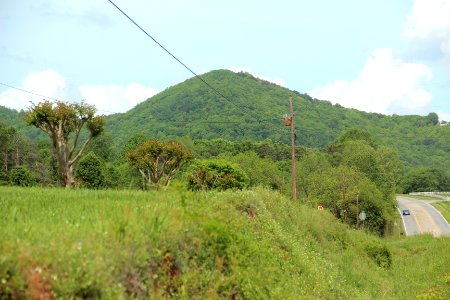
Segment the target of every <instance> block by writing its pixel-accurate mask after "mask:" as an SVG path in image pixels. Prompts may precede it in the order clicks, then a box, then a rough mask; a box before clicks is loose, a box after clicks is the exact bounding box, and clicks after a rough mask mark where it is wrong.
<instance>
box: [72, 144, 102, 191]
mask: <svg viewBox="0 0 450 300" xmlns="http://www.w3.org/2000/svg"><path fill="white" fill-rule="evenodd" d="M75 178H76V179H77V180H78V181H79V182H80V185H81V186H84V187H87V188H88V189H100V188H104V187H106V178H105V170H104V163H103V161H102V160H101V159H100V158H99V157H98V156H97V155H95V153H94V152H89V153H88V154H87V155H86V156H84V157H83V158H82V159H81V160H80V161H79V162H78V165H77V168H76V170H75Z"/></svg>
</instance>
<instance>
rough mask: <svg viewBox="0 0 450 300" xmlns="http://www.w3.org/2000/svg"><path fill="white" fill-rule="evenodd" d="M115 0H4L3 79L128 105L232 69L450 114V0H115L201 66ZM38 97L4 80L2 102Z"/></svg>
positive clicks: (367, 106) (0, 27) (343, 97)
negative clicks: (132, 23)
mask: <svg viewBox="0 0 450 300" xmlns="http://www.w3.org/2000/svg"><path fill="white" fill-rule="evenodd" d="M108 1H109V0H108ZM108 1H104V0H100V1H99V0H95V1H88V0H80V1H57V0H34V1H25V0H18V1H17V0H4V1H1V2H0V36H1V39H0V65H1V66H2V68H0V82H3V83H5V84H8V85H11V86H14V87H17V88H19V89H23V90H28V91H32V92H34V93H36V94H39V95H46V96H47V97H51V98H55V99H79V100H81V99H84V100H86V101H87V102H88V103H90V104H93V105H95V106H96V107H97V108H98V109H99V110H104V111H112V112H125V111H127V110H129V109H131V108H132V107H134V106H135V105H136V104H138V103H140V102H142V101H144V100H146V99H147V98H149V97H151V96H153V95H155V94H156V93H158V92H159V91H162V90H164V89H166V88H168V87H170V86H172V85H175V84H178V83H180V82H182V81H184V80H186V79H187V78H189V77H190V76H192V74H199V75H200V77H201V74H203V73H206V72H208V71H211V70H216V69H230V70H232V71H236V72H237V71H246V72H249V73H252V74H253V75H254V76H256V77H259V78H261V79H265V80H268V81H271V82H274V83H276V84H279V85H282V86H285V87H287V88H289V89H292V90H296V91H299V92H301V93H308V94H309V95H311V96H313V97H315V98H318V99H322V100H329V101H331V102H332V103H339V104H341V105H342V106H344V107H351V108H356V109H359V110H364V111H369V112H377V113H383V114H400V115H403V114H421V115H426V114H428V113H429V112H431V111H434V112H437V113H438V114H439V116H440V117H441V119H443V120H447V121H448V120H450V103H449V101H450V46H449V45H450V1H446V0H405V1H390V0H364V1H360V0H342V1H328V0H317V1H306V0H297V1H294V0H280V1H273V0H263V1H256V0H248V1H237V0H229V1H220V2H218V1H207V0H192V1H182V0H172V1H159V0H157V1H145V0H135V1H125V0H114V3H115V4H116V5H117V7H120V8H121V9H123V11H124V12H125V11H126V13H127V15H129V16H133V20H134V21H135V22H136V24H139V26H140V27H141V28H145V29H146V30H150V31H151V34H152V36H157V37H158V41H157V42H158V43H160V44H161V45H164V47H165V49H171V50H173V51H174V52H176V53H177V56H176V57H177V58H178V57H182V58H183V60H182V63H183V64H184V65H185V66H192V67H193V68H195V69H196V70H198V72H194V73H192V72H191V73H189V72H186V70H184V69H183V68H180V66H179V65H178V64H176V63H174V60H173V57H171V56H169V55H165V54H164V53H163V52H162V51H161V49H160V48H159V47H155V44H154V42H153V41H151V40H150V39H145V38H143V36H142V33H141V32H139V31H138V30H131V29H130V22H129V20H127V19H126V18H120V15H118V12H117V9H116V8H115V7H113V6H112V5H111V4H110V3H108ZM150 31H149V32H150ZM180 61H181V60H180ZM194 76H195V75H194ZM220 92H221V93H222V92H225V91H220ZM224 96H225V95H224ZM225 98H226V97H225ZM39 100H41V99H40V98H39V97H37V96H36V95H31V94H27V93H23V92H20V91H18V90H15V89H13V88H9V87H7V86H1V87H0V105H3V106H6V107H10V108H14V109H24V108H27V107H29V103H30V101H35V102H36V101H39ZM230 100H232V99H230ZM248 101H250V100H248ZM231 103H232V102H231Z"/></svg>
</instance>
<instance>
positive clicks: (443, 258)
mask: <svg viewBox="0 0 450 300" xmlns="http://www.w3.org/2000/svg"><path fill="white" fill-rule="evenodd" d="M0 189H1V192H0V253H1V254H0V298H2V299H18V298H25V297H28V298H39V297H41V299H43V298H45V299H51V298H54V297H57V298H85V299H86V298H90V299H95V298H105V299H110V298H171V297H174V298H185V299H204V298H223V299H230V298H240V299H255V298H258V299H267V298H271V299H298V298H299V297H300V298H324V299H337V298H341V299H380V298H395V299H411V298H414V297H416V296H418V297H419V298H420V297H423V299H429V298H426V297H434V298H432V299H445V298H446V297H447V296H448V295H450V290H449V285H450V278H449V273H448V272H449V271H450V262H449V260H448V259H447V258H448V256H447V255H448V253H447V252H448V251H447V250H448V249H449V247H450V240H449V239H445V238H432V237H431V236H421V237H414V238H400V239H398V238H396V239H394V238H392V239H387V240H386V239H380V238H378V237H376V236H374V235H371V234H369V233H366V232H364V231H355V230H353V229H350V228H349V227H348V226H347V225H344V224H342V223H340V222H338V221H337V220H336V219H335V218H334V216H333V215H332V213H331V212H330V211H328V210H325V211H319V210H317V209H313V208H309V207H307V206H305V205H299V204H294V203H292V201H291V200H289V199H287V198H286V197H285V196H283V195H281V194H280V193H278V192H274V191H270V190H266V189H260V188H258V189H255V190H253V191H249V190H247V191H241V192H237V191H228V192H207V193H205V192H188V191H177V190H169V191H167V192H165V193H161V192H158V191H146V192H144V191H113V190H107V191H103V190H67V189H64V190H63V189H48V188H37V187H34V188H20V187H1V188H0Z"/></svg>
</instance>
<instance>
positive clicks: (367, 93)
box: [308, 48, 432, 114]
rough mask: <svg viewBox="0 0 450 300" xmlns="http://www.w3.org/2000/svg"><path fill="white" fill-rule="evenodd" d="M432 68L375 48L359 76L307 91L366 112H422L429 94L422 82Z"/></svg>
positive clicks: (428, 100) (384, 49) (318, 96)
mask: <svg viewBox="0 0 450 300" xmlns="http://www.w3.org/2000/svg"><path fill="white" fill-rule="evenodd" d="M431 77H432V73H431V69H430V68H429V67H427V66H425V65H423V64H415V63H407V62H404V61H402V60H401V59H397V58H394V56H393V54H392V51H391V50H390V49H386V48H380V49H375V50H374V51H373V53H372V55H371V57H370V58H369V59H368V60H367V61H366V63H365V65H364V67H363V69H362V70H361V72H360V73H359V75H358V77H357V78H356V79H354V80H353V81H347V80H338V81H335V82H332V83H329V84H326V85H324V86H319V87H315V88H313V89H312V90H311V91H309V92H308V93H309V94H310V95H311V96H313V97H315V98H318V99H324V100H330V101H331V102H333V103H339V104H341V105H343V106H345V107H351V108H356V109H359V110H363V111H368V112H378V113H383V114H389V113H401V114H410V113H425V111H426V108H427V106H428V105H429V104H430V102H431V100H432V95H431V93H429V92H428V91H426V90H425V88H424V87H423V84H424V83H425V82H426V81H429V80H431Z"/></svg>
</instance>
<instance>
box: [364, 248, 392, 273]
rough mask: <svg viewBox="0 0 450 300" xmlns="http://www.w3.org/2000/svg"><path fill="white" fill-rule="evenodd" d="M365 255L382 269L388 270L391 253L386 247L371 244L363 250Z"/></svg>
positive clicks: (390, 262)
mask: <svg viewBox="0 0 450 300" xmlns="http://www.w3.org/2000/svg"><path fill="white" fill-rule="evenodd" d="M365 250H366V253H367V255H368V256H369V257H370V258H371V259H373V261H374V262H375V263H376V264H377V265H378V266H379V267H382V268H385V269H389V268H390V267H391V264H392V258H391V252H389V250H388V248H387V247H386V245H382V244H379V243H371V244H369V245H367V246H366V248H365Z"/></svg>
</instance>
